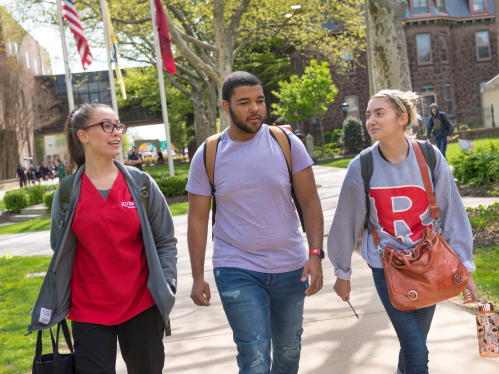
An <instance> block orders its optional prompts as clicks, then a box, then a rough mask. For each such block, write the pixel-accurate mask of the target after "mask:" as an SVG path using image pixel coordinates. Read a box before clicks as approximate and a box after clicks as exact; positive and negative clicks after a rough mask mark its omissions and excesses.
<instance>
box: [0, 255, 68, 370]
mask: <svg viewBox="0 0 499 374" xmlns="http://www.w3.org/2000/svg"><path fill="white" fill-rule="evenodd" d="M49 264H50V257H45V256H43V257H42V256H32V257H17V256H15V257H12V258H10V259H7V258H5V257H2V258H0V288H1V292H0V305H2V308H0V347H2V348H1V349H0V351H1V354H0V373H2V374H3V373H5V374H11V373H16V374H21V373H23V374H24V373H28V372H30V373H31V365H32V363H33V356H34V355H35V344H36V334H35V333H33V334H31V335H28V336H24V334H26V333H27V332H28V325H29V324H30V322H31V318H30V311H31V309H33V305H35V301H36V297H37V295H38V291H39V290H40V287H41V285H42V282H43V277H32V278H24V276H25V275H26V274H28V273H38V272H43V271H46V270H47V269H48V266H49ZM69 325H70V324H69ZM70 326H71V325H70ZM49 341H50V334H48V333H47V332H45V333H44V334H43V352H44V353H50V352H52V345H51V344H50V343H49Z"/></svg>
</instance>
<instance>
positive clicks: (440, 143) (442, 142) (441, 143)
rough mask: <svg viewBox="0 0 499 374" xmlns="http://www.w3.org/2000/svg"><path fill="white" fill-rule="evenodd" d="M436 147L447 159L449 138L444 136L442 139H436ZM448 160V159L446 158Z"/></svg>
mask: <svg viewBox="0 0 499 374" xmlns="http://www.w3.org/2000/svg"><path fill="white" fill-rule="evenodd" d="M435 145H436V146H437V148H438V149H439V150H440V153H442V154H443V155H444V157H445V151H447V136H442V137H440V138H435ZM445 158H447V157H445Z"/></svg>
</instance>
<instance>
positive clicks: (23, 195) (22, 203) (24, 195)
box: [3, 188, 29, 212]
mask: <svg viewBox="0 0 499 374" xmlns="http://www.w3.org/2000/svg"><path fill="white" fill-rule="evenodd" d="M3 201H4V203H5V208H6V209H8V210H10V211H12V212H19V211H21V209H24V208H27V207H29V195H28V192H27V191H26V189H25V188H19V189H17V190H12V191H7V192H6V193H5V196H4V198H3Z"/></svg>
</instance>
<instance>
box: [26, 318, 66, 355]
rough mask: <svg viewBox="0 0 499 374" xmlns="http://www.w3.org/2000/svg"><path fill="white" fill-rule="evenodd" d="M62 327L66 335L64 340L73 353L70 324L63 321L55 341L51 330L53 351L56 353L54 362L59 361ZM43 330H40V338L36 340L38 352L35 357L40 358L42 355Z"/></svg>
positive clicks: (58, 325)
mask: <svg viewBox="0 0 499 374" xmlns="http://www.w3.org/2000/svg"><path fill="white" fill-rule="evenodd" d="M61 327H62V333H63V334H64V338H65V339H66V344H67V345H68V348H69V350H70V352H71V353H73V343H72V341H71V334H70V333H69V329H68V324H67V323H66V320H65V319H63V320H62V321H61V322H59V323H58V324H57V333H56V339H54V334H53V333H52V328H50V329H49V330H50V339H51V340H52V350H53V352H54V361H55V360H58V359H59V355H60V354H59V332H60V330H61ZM42 346H43V344H42V330H38V336H37V338H36V350H35V356H36V357H40V356H41V355H42Z"/></svg>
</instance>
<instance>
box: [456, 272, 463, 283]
mask: <svg viewBox="0 0 499 374" xmlns="http://www.w3.org/2000/svg"><path fill="white" fill-rule="evenodd" d="M454 282H455V283H456V284H461V283H463V277H461V275H459V274H456V275H454Z"/></svg>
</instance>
